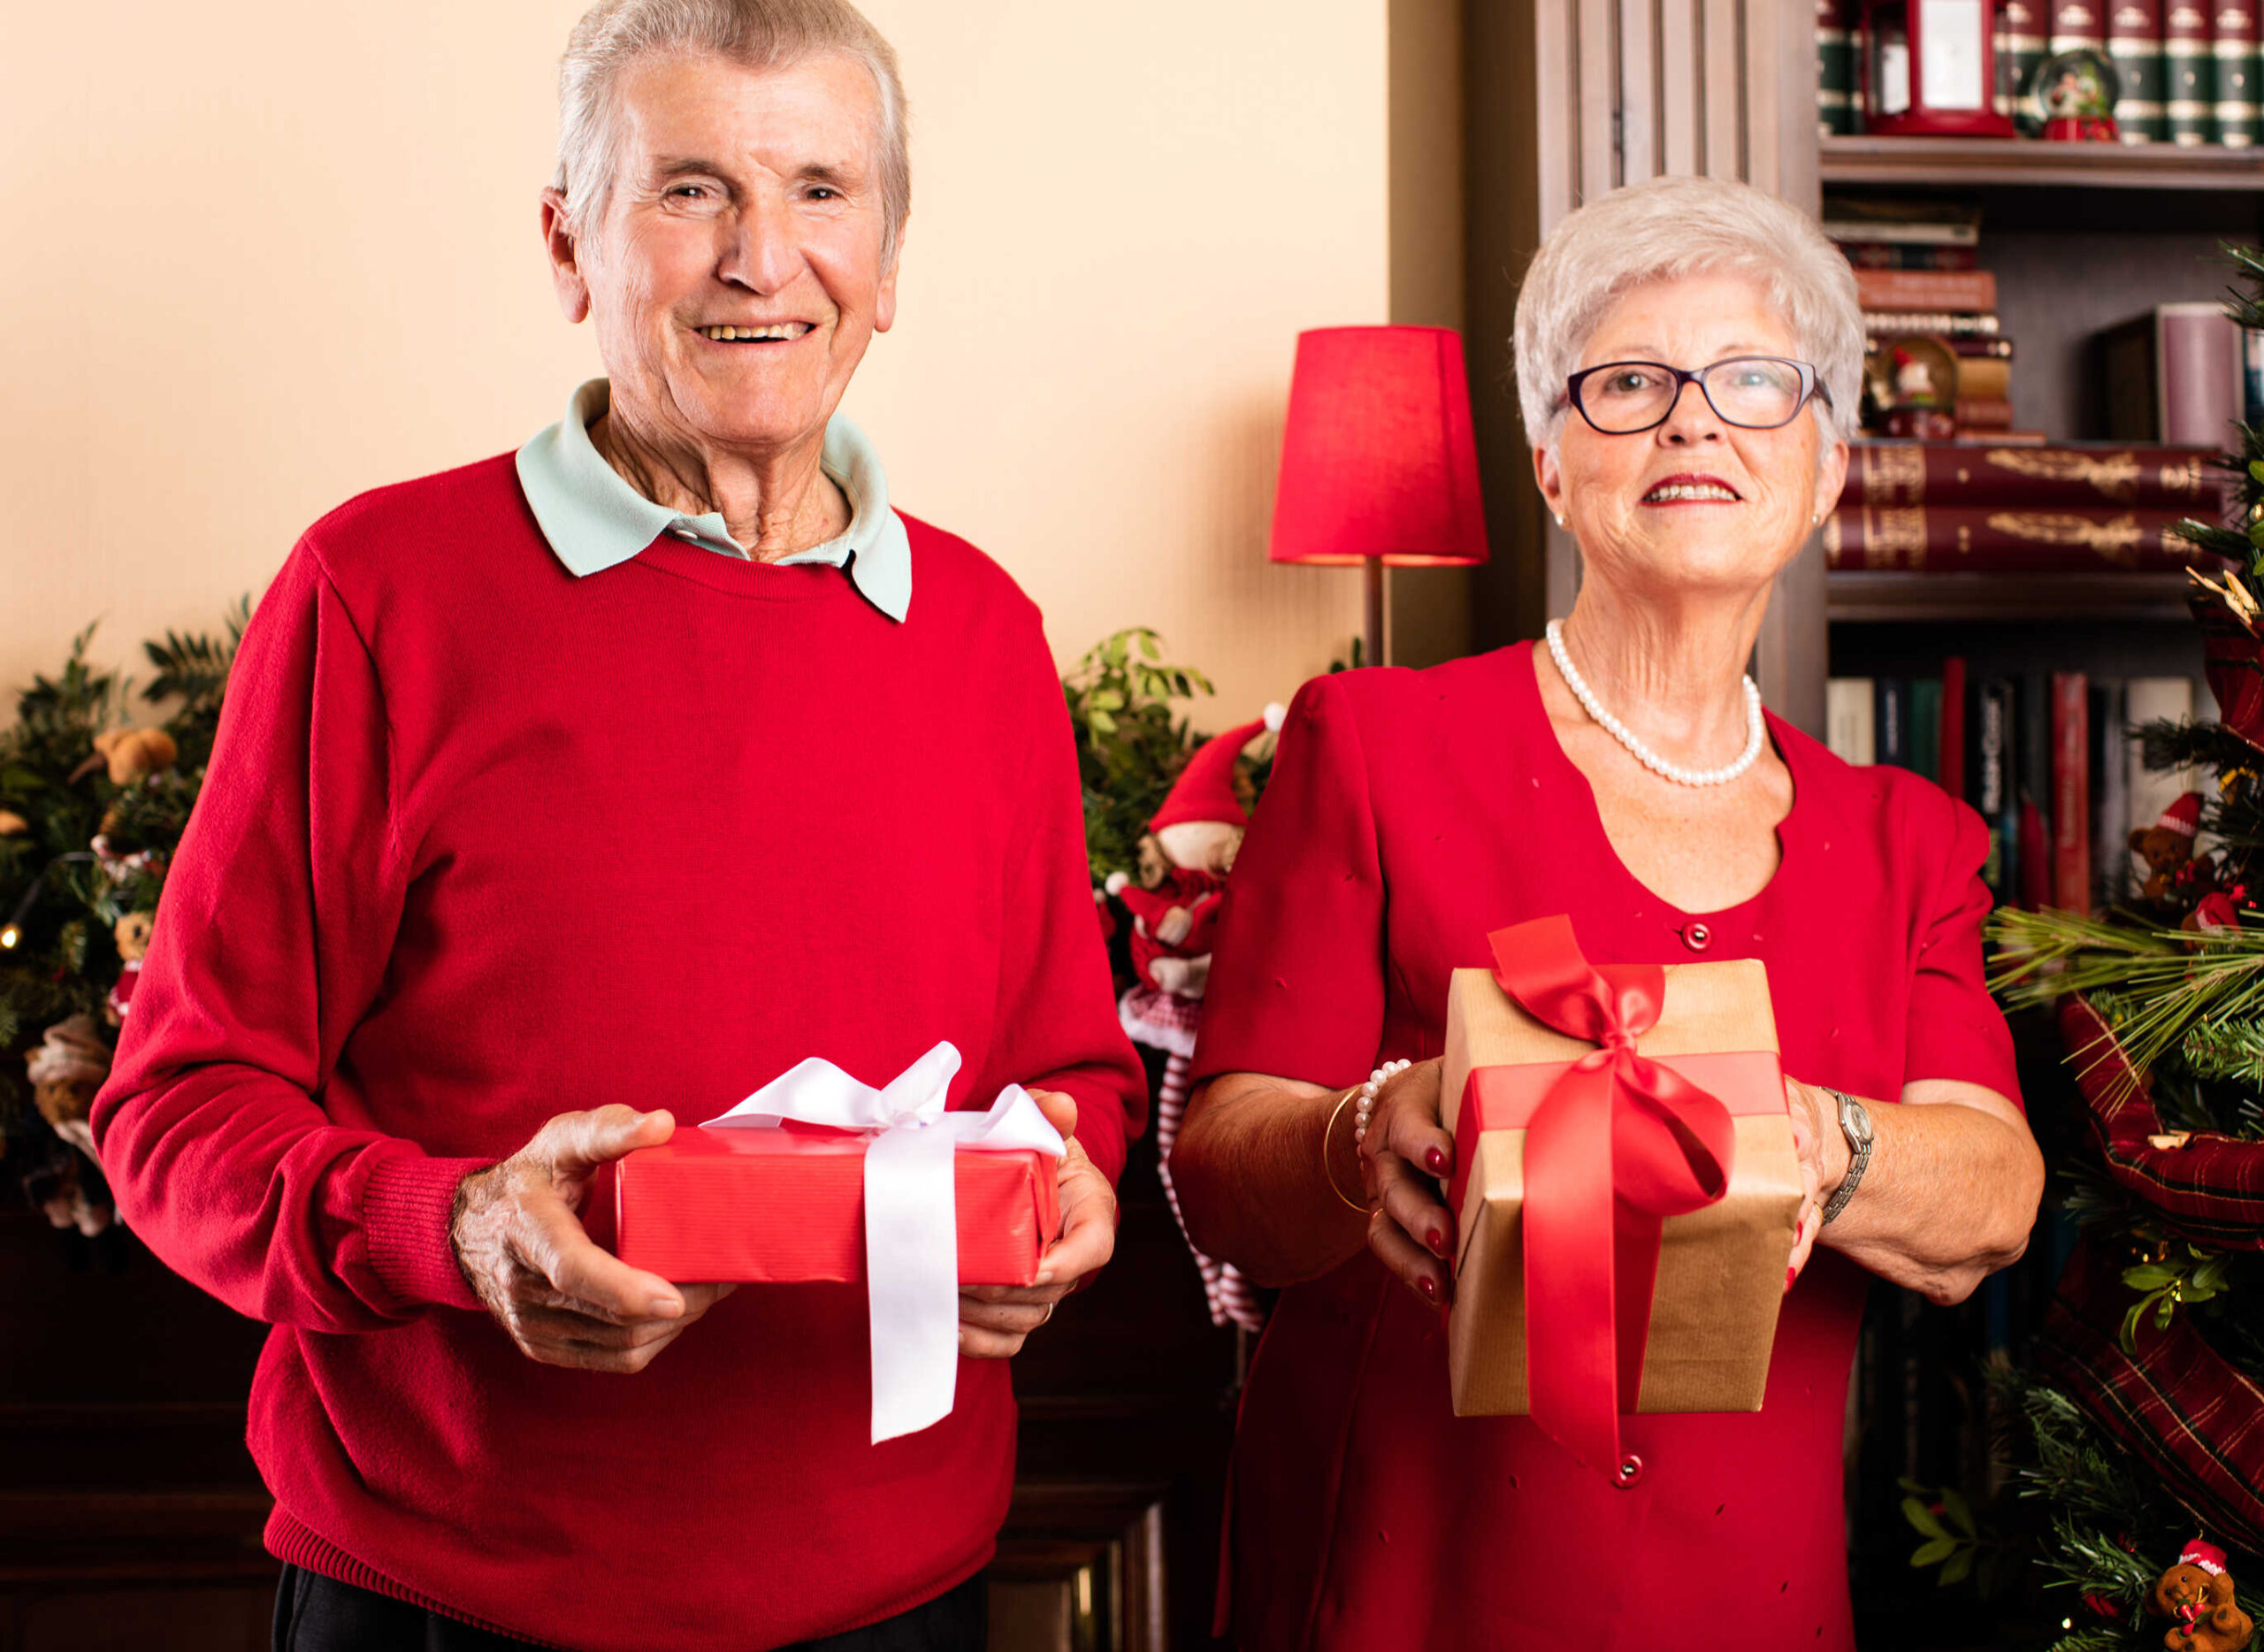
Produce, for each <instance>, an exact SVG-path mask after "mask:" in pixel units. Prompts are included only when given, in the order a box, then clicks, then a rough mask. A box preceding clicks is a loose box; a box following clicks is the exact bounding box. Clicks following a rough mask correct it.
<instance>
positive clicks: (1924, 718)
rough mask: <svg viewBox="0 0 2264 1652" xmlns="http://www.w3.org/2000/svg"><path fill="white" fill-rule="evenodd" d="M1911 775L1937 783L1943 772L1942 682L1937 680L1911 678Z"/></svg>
mask: <svg viewBox="0 0 2264 1652" xmlns="http://www.w3.org/2000/svg"><path fill="white" fill-rule="evenodd" d="M1908 768H1909V769H1910V770H1911V772H1912V773H1914V774H1920V775H1924V776H1925V777H1926V778H1927V779H1929V780H1934V781H1939V779H1940V778H1941V773H1942V680H1941V678H1939V677H1912V678H1911V679H1910V761H1909V764H1908Z"/></svg>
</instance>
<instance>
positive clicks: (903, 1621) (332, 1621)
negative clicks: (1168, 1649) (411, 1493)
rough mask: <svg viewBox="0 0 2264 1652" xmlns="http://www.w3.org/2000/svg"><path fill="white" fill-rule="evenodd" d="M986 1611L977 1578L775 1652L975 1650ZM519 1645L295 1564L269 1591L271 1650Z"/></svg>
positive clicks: (512, 1649) (481, 1649)
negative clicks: (918, 1602)
mask: <svg viewBox="0 0 2264 1652" xmlns="http://www.w3.org/2000/svg"><path fill="white" fill-rule="evenodd" d="M987 1608H988V1602H987V1600H986V1597H985V1595H984V1594H983V1574H982V1573H981V1572H976V1573H975V1575H974V1576H973V1577H971V1578H969V1579H968V1580H967V1581H966V1582H964V1583H962V1584H960V1586H959V1587H957V1588H955V1589H952V1590H949V1591H948V1592H946V1593H945V1594H942V1595H937V1597H936V1598H935V1599H934V1600H932V1601H929V1602H925V1603H924V1604H922V1605H919V1606H915V1607H914V1608H913V1609H912V1610H910V1611H908V1612H899V1613H898V1614H897V1615H896V1616H895V1617H893V1618H883V1619H881V1621H880V1622H878V1623H876V1624H868V1625H865V1626H864V1627H863V1628H862V1629H852V1630H851V1631H849V1633H846V1634H840V1635H828V1636H826V1637H825V1638H824V1639H823V1640H822V1641H797V1642H796V1643H795V1644H794V1645H793V1646H792V1647H790V1648H782V1649H781V1652H983V1635H984V1631H985V1628H986V1626H987V1624H988V1619H989V1612H988V1610H987ZM526 1645H527V1643H526V1642H525V1641H514V1640H512V1639H511V1637H510V1636H509V1635H499V1634H497V1633H495V1632H494V1631H493V1630H491V1629H475V1628H474V1627H472V1625H470V1624H465V1623H459V1622H457V1621H456V1620H455V1618H444V1617H442V1616H441V1615H440V1613H438V1612H430V1611H426V1610H424V1608H423V1607H421V1606H412V1605H410V1604H409V1602H407V1601H396V1600H394V1599H393V1598H392V1597H391V1596H389V1595H377V1594H372V1593H371V1591H370V1590H368V1589H357V1588H356V1587H354V1586H353V1585H352V1584H350V1583H340V1582H339V1581H338V1580H337V1579H333V1578H325V1577H323V1576H320V1575H319V1574H317V1573H316V1572H308V1571H305V1570H303V1569H302V1568H301V1567H298V1566H286V1567H284V1568H283V1576H282V1579H281V1580H280V1581H279V1583H278V1584H277V1585H276V1587H275V1652H519V1649H520V1648H524V1647H526ZM749 1652H753V1648H749Z"/></svg>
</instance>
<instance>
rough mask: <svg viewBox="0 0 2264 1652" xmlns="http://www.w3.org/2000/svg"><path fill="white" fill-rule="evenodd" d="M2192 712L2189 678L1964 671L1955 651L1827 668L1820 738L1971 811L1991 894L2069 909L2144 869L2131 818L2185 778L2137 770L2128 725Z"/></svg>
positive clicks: (2142, 820)
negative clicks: (1917, 661)
mask: <svg viewBox="0 0 2264 1652" xmlns="http://www.w3.org/2000/svg"><path fill="white" fill-rule="evenodd" d="M2193 713H2194V683H2193V679H2192V678H2191V677H2130V678H2127V679H2106V678H2100V677H2086V676H2085V675H2084V673H2082V672H2080V671H2056V672H2053V673H2051V674H2050V675H2048V676H2046V675H2043V674H2032V675H2029V676H2025V677H1980V678H1977V679H1975V680H1972V681H1969V680H1968V675H1967V671H1966V662H1964V661H1963V660H1962V659H1958V658H1951V659H1946V660H1944V661H1943V662H1941V669H1940V673H1939V675H1938V676H1931V677H1833V678H1832V680H1831V683H1830V685H1829V686H1828V687H1827V689H1826V699H1825V705H1824V715H1825V738H1826V743H1827V744H1828V745H1829V746H1831V748H1832V751H1833V752H1834V753H1837V754H1838V755H1839V757H1840V758H1841V759H1843V760H1844V761H1847V762H1850V763H1893V764H1894V765H1896V766H1898V767H1900V768H1903V769H1911V770H1913V771H1915V772H1916V773H1918V774H1922V775H1924V776H1926V777H1927V778H1928V779H1930V780H1932V781H1934V782H1936V783H1937V784H1939V785H1940V786H1941V787H1942V788H1943V789H1944V790H1945V791H1947V792H1949V793H1950V794H1951V795H1952V796H1954V797H1958V798H1962V799H1964V800H1965V801H1966V802H1968V803H1970V804H1971V805H1972V806H1973V807H1974V808H1975V809H1977V811H1979V813H1980V815H1981V818H1982V820H1983V821H1984V822H1985V823H1986V824H1987V826H1988V828H1989V857H1988V860H1987V862H1986V863H1985V865H1984V866H1983V868H1982V873H1981V875H1982V876H1983V878H1984V879H1985V881H1986V882H1987V883H1988V884H1989V887H1990V889H1991V890H1992V891H1994V892H1995V894H1996V897H1997V899H1998V900H1999V901H2000V902H2002V903H2010V904H2015V905H2019V906H2030V907H2035V906H2061V907H2065V908H2067V909H2068V910H2069V911H2074V912H2089V911H2093V910H2095V909H2097V908H2100V907H2102V906H2110V905H2112V904H2114V903H2115V902H2116V901H2118V900H2121V899H2125V898H2126V897H2127V895H2128V893H2129V891H2130V888H2131V884H2132V878H2133V876H2134V874H2136V873H2142V872H2143V870H2144V868H2139V867H2137V866H2136V865H2135V863H2134V860H2133V858H2132V856H2131V853H2130V847H2129V844H2130V832H2131V830H2132V829H2133V828H2134V827H2135V828H2143V827H2147V826H2152V825H2153V824H2154V823H2155V822H2157V821H2159V820H2161V817H2162V815H2164V814H2165V813H2166V812H2167V811H2168V809H2169V807H2170V806H2171V805H2172V804H2173V803H2175V802H2176V800H2177V799H2178V797H2179V796H2180V795H2181V794H2183V793H2184V792H2187V791H2189V790H2191V788H2192V784H2193V780H2192V776H2191V775H2190V774H2188V773H2186V772H2185V771H2183V770H2161V769H2148V768H2147V767H2146V766H2145V761H2144V758H2143V755H2142V753H2141V751H2140V748H2139V743H2138V738H2137V736H2136V734H2135V733H2134V732H2133V730H2136V729H2138V727H2141V726H2143V725H2144V724H2145V723H2154V722H2161V721H2168V722H2172V723H2184V722H2188V721H2191V718H2192V716H2193Z"/></svg>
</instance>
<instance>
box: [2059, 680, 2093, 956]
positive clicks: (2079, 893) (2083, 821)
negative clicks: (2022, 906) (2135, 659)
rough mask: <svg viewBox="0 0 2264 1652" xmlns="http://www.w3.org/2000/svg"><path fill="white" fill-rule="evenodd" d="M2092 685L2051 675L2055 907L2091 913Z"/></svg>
mask: <svg viewBox="0 0 2264 1652" xmlns="http://www.w3.org/2000/svg"><path fill="white" fill-rule="evenodd" d="M2091 825H2092V799H2091V685H2089V684H2088V683H2086V682H2085V681H2084V674H2083V673H2082V672H2081V671H2054V673H2053V674H2052V904H2053V905H2054V906H2058V907H2061V908H2062V909H2063V910H2065V911H2069V912H2089V911H2090V910H2091V893H2092V891H2091Z"/></svg>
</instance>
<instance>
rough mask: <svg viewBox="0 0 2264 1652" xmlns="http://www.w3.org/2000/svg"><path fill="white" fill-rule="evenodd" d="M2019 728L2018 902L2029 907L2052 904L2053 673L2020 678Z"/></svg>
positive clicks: (2016, 773)
mask: <svg viewBox="0 0 2264 1652" xmlns="http://www.w3.org/2000/svg"><path fill="white" fill-rule="evenodd" d="M2019 705H2020V733H2019V735H2018V736H2017V737H2016V738H2015V743H2014V744H2015V752H2016V753H2017V754H2018V759H2019V761H2018V763H2017V764H2016V766H2015V769H2014V771H2013V772H2014V773H2015V776H2018V780H2017V790H2018V792H2019V797H2020V827H2019V830H2020V904H2021V905H2022V906H2025V907H2027V908H2028V909H2029V910H2030V911H2031V912H2033V911H2035V910H2036V909H2037V908H2038V907H2040V906H2050V905H2051V904H2052V882H2053V858H2052V845H2053V841H2054V839H2053V834H2052V802H2053V793H2052V767H2053V763H2054V743H2053V739H2052V708H2053V700H2052V678H2051V676H2050V674H2049V673H2047V672H2043V671H2031V672H2029V673H2027V674H2026V675H2025V676H2024V677H2022V678H2021V681H2020V699H2019Z"/></svg>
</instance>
